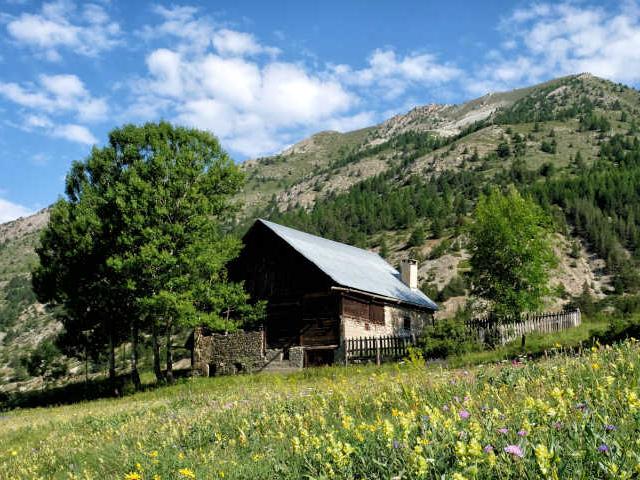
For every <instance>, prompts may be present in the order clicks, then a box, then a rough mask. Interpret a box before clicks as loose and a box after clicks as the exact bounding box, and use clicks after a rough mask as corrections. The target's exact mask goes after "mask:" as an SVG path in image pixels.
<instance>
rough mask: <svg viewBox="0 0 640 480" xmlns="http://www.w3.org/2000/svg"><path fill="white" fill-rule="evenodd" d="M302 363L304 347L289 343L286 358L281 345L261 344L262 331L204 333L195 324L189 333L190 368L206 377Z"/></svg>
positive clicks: (269, 369) (296, 366) (262, 342)
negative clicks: (191, 347)
mask: <svg viewBox="0 0 640 480" xmlns="http://www.w3.org/2000/svg"><path fill="white" fill-rule="evenodd" d="M303 367H304V347H291V348H290V349H289V360H284V352H283V350H282V349H267V348H265V338H264V332H262V331H252V332H242V331H240V332H235V333H229V334H219V333H214V334H211V335H205V334H204V332H203V330H202V329H201V328H196V329H195V330H194V333H193V363H192V369H193V371H194V373H197V374H200V375H203V376H206V377H213V376H217V375H233V374H236V373H245V372H247V373H248V372H259V371H262V370H268V371H286V370H293V369H300V368H303Z"/></svg>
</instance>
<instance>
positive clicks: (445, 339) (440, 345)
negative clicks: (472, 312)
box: [420, 313, 481, 358]
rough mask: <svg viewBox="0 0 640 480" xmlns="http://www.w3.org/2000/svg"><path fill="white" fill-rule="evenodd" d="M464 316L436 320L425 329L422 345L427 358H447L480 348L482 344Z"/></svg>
mask: <svg viewBox="0 0 640 480" xmlns="http://www.w3.org/2000/svg"><path fill="white" fill-rule="evenodd" d="M464 317H465V314H464V313H462V314H458V315H456V316H455V317H454V318H446V319H442V320H436V321H435V323H434V324H433V325H429V326H427V327H426V328H425V329H424V331H423V334H422V338H421V339H420V347H421V348H422V351H423V352H424V356H425V357H426V358H446V357H448V356H450V355H461V354H463V353H468V352H472V351H476V350H480V347H481V346H480V344H479V343H478V341H477V340H476V339H475V337H473V335H472V334H471V333H470V332H469V330H468V329H467V327H466V326H465V324H464Z"/></svg>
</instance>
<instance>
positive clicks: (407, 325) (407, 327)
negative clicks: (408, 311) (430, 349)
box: [402, 317, 411, 332]
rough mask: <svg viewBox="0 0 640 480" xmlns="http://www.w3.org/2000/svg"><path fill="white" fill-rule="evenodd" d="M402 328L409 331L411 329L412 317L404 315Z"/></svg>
mask: <svg viewBox="0 0 640 480" xmlns="http://www.w3.org/2000/svg"><path fill="white" fill-rule="evenodd" d="M402 328H403V329H404V330H406V331H407V332H410V331H411V317H404V318H403V319H402Z"/></svg>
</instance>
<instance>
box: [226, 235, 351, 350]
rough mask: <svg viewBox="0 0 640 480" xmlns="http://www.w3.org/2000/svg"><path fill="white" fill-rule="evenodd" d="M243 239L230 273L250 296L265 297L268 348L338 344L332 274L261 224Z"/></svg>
mask: <svg viewBox="0 0 640 480" xmlns="http://www.w3.org/2000/svg"><path fill="white" fill-rule="evenodd" d="M243 240H244V243H245V247H244V249H243V250H242V252H241V254H240V255H239V257H238V258H237V259H236V260H234V261H233V262H232V263H231V264H230V266H229V275H230V277H231V279H233V280H235V281H240V280H242V281H244V282H245V288H246V290H247V292H248V293H249V294H250V295H251V297H252V298H253V299H254V300H266V301H267V319H266V321H265V331H266V332H265V333H266V339H267V346H268V347H269V348H286V347H289V346H293V345H307V346H319V345H337V344H338V343H339V336H340V333H339V332H340V328H339V322H340V318H339V308H338V307H339V296H337V295H336V294H333V293H332V292H331V286H332V285H333V282H332V281H331V279H330V277H328V276H327V275H326V274H325V273H324V272H322V271H321V270H320V269H319V268H318V267H316V266H315V265H314V264H312V263H311V262H310V261H309V260H307V259H306V258H305V257H304V256H302V255H301V254H300V253H298V252H297V251H296V250H294V249H293V248H292V247H291V246H290V245H289V244H288V243H286V242H285V241H284V240H282V239H281V238H280V237H278V236H277V235H276V234H275V233H274V232H272V231H271V230H270V229H269V228H268V227H266V226H265V225H263V224H261V223H256V224H255V225H254V226H253V227H252V228H251V229H250V230H249V232H247V234H246V235H245V237H244V239H243Z"/></svg>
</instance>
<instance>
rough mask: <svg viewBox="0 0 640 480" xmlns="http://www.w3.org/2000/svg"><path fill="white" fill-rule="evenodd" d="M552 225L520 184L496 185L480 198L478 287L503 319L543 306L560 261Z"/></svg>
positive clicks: (475, 237)
mask: <svg viewBox="0 0 640 480" xmlns="http://www.w3.org/2000/svg"><path fill="white" fill-rule="evenodd" d="M549 225H550V220H549V218H548V217H547V216H546V215H545V214H544V212H543V211H542V209H541V208H540V207H539V206H538V205H537V204H536V203H534V202H533V201H532V200H530V199H528V198H525V197H522V196H521V195H520V194H519V193H518V192H517V190H515V189H514V188H511V189H509V190H508V191H507V193H506V194H503V193H501V192H500V191H499V190H498V189H493V190H491V192H490V193H489V195H483V196H482V197H481V198H480V200H479V201H478V204H477V206H476V209H475V212H474V222H473V223H472V224H471V225H470V226H469V234H470V245H469V248H470V252H471V258H470V265H471V273H472V288H473V292H474V294H475V295H477V296H479V297H481V298H483V299H486V300H488V301H490V302H491V303H492V308H493V311H494V313H495V314H496V315H497V316H498V318H504V317H507V316H509V317H514V318H519V317H520V315H521V314H522V313H523V312H525V311H533V310H536V309H538V308H539V307H540V306H541V304H542V298H543V297H544V296H545V295H546V294H547V293H548V291H549V289H548V278H549V270H550V269H551V268H552V267H553V266H554V264H555V261H556V259H555V256H554V253H553V249H552V247H551V242H550V229H549Z"/></svg>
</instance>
